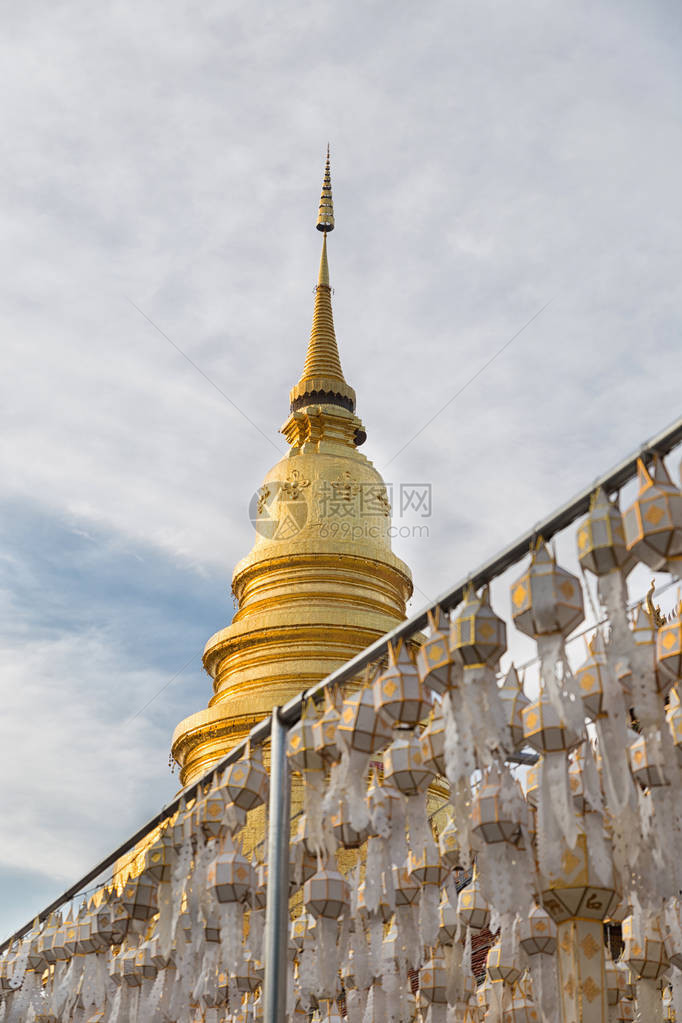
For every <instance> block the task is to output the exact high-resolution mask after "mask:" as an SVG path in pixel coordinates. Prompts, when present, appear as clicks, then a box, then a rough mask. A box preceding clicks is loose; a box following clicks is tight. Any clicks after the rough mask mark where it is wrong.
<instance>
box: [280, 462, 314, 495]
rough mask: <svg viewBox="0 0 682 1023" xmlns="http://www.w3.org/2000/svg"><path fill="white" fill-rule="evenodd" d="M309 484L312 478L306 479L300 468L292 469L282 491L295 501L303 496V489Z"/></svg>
mask: <svg viewBox="0 0 682 1023" xmlns="http://www.w3.org/2000/svg"><path fill="white" fill-rule="evenodd" d="M309 486H310V480H309V479H306V478H305V476H304V475H303V473H301V472H299V470H298V469H292V470H291V471H290V472H289V474H288V476H287V478H286V480H285V481H284V483H283V484H282V487H281V491H280V493H282V494H284V495H285V497H288V498H290V499H292V500H294V501H295V500H296V499H297V498H299V497H301V496H302V494H301V491H302V490H305V488H306V487H309Z"/></svg>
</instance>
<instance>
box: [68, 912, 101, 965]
mask: <svg viewBox="0 0 682 1023" xmlns="http://www.w3.org/2000/svg"><path fill="white" fill-rule="evenodd" d="M95 927H96V924H95V917H94V915H93V913H92V912H90V910H86V911H84V912H82V913H80V914H79V915H78V919H77V920H76V940H75V943H74V950H73V951H74V955H88V954H89V953H90V952H94V951H95V950H96V949H97V947H98V944H97V938H96V935H95Z"/></svg>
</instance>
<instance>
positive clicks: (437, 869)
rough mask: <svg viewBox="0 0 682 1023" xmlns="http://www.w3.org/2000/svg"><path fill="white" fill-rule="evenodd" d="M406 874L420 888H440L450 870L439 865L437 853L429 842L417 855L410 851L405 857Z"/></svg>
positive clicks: (441, 864)
mask: <svg viewBox="0 0 682 1023" xmlns="http://www.w3.org/2000/svg"><path fill="white" fill-rule="evenodd" d="M407 873H408V874H409V875H410V877H411V878H412V880H413V881H416V883H417V884H418V885H420V886H422V887H423V886H424V885H435V886H436V887H438V888H440V886H441V885H442V884H444V883H445V880H446V878H447V877H448V876H449V874H450V870H449V868H448V867H446V866H445V865H444V864H443V863H441V861H440V858H439V856H438V851H437V849H436V847H435V845H434V844H433V842H430V843H429V844H428V845H427V847H425V848H424V849H423V850H420V852H419V853H418V854H417V853H415V852H413V851H410V852H409V853H408V855H407Z"/></svg>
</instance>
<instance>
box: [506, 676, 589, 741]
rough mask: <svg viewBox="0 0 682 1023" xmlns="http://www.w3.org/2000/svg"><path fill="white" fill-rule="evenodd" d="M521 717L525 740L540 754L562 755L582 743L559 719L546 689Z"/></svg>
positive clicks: (525, 709) (524, 710) (526, 708)
mask: <svg viewBox="0 0 682 1023" xmlns="http://www.w3.org/2000/svg"><path fill="white" fill-rule="evenodd" d="M521 716H522V718H523V731H524V736H525V740H526V742H527V743H528V745H529V746H532V747H533V749H535V750H537V751H538V753H562V752H565V751H568V750H570V749H572V748H573V747H574V746H577V745H578V743H580V742H581V741H582V740H581V739H580V738H579V736H577V735H576V733H575V732H574V731H572V730H571V729H570V728H569V727H568V725H567V724H566V722H565V721H563V720H562V719H561V718H560V717H559V715H558V714H557V712H556V710H555V708H554V704H553V703H552V702H551V700H550V699H549V696H548V695H547V693H546V692H545V690H544V688H543V689H541V691H540V696H539V698H538V699H537V700H535V702H533V703H530V704H529V705H528V706H527V707H524V709H523V711H522V714H521Z"/></svg>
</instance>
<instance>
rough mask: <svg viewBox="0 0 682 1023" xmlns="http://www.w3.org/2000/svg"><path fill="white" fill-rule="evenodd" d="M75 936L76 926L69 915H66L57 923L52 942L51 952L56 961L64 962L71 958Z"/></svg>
mask: <svg viewBox="0 0 682 1023" xmlns="http://www.w3.org/2000/svg"><path fill="white" fill-rule="evenodd" d="M75 938H76V928H75V926H74V923H73V920H72V919H71V916H67V918H66V920H64V922H63V923H61V924H58V926H57V929H56V931H55V934H54V940H53V942H52V952H53V954H54V958H55V960H56V962H58V963H59V962H65V961H66V960H67V959H71V958H72V956H73V947H74V943H75Z"/></svg>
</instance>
